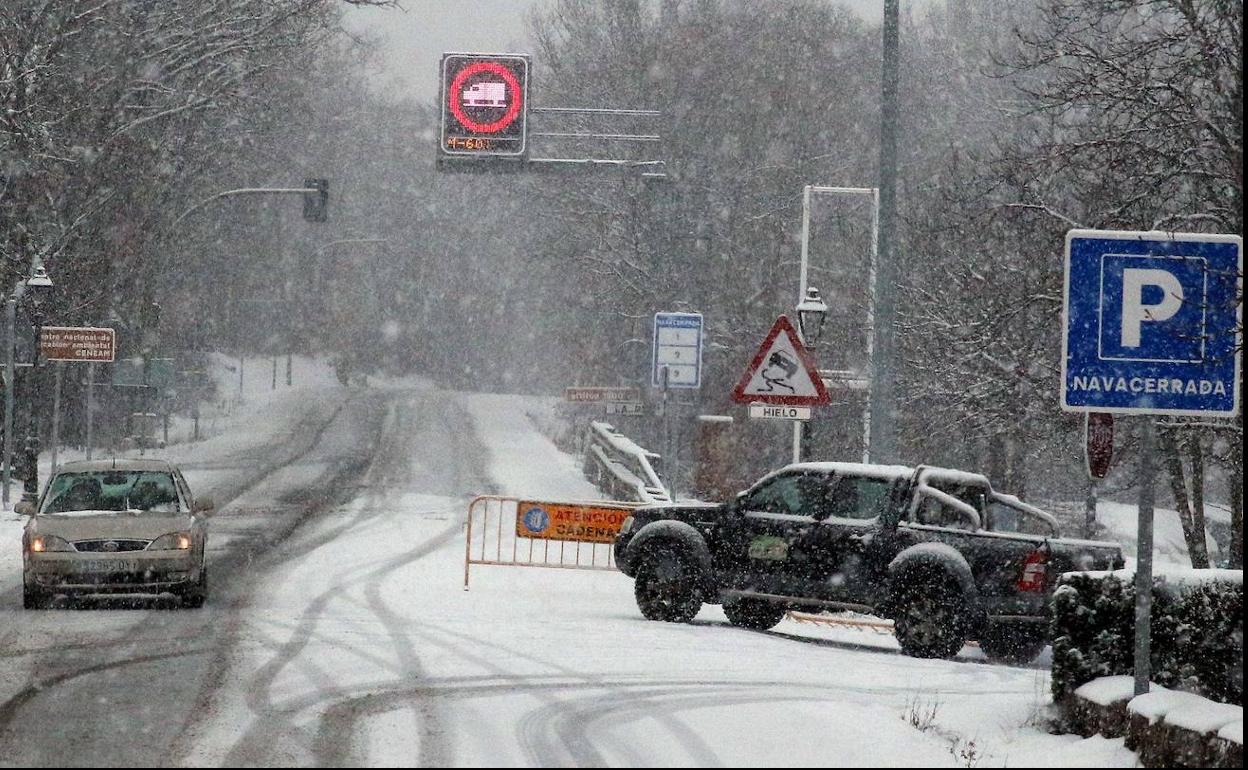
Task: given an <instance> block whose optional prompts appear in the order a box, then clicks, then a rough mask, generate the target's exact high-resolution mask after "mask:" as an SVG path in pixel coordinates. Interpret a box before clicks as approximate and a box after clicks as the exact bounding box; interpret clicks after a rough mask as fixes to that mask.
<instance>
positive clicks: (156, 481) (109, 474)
mask: <svg viewBox="0 0 1248 770" xmlns="http://www.w3.org/2000/svg"><path fill="white" fill-rule="evenodd" d="M133 510H138V511H152V512H158V513H181V512H184V507H183V505H182V502H181V500H180V499H179V498H178V492H177V487H176V486H175V485H174V481H173V476H172V475H171V474H169V473H162V472H159V471H97V472H92V473H62V474H60V475H58V476H57V477H56V478H54V479H52V482H51V483H50V484H49V485H48V491H47V494H46V495H45V496H44V499H43V507H42V508H41V509H40V511H39V512H40V513H69V512H73V511H133Z"/></svg>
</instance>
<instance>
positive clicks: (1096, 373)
mask: <svg viewBox="0 0 1248 770" xmlns="http://www.w3.org/2000/svg"><path fill="white" fill-rule="evenodd" d="M1242 274H1243V241H1242V239H1241V238H1240V237H1239V236H1234V235H1206V234H1199V233H1163V232H1127V231H1102V230H1072V231H1070V232H1069V233H1068V234H1067V236H1066V280H1065V293H1064V297H1063V308H1062V321H1063V327H1064V331H1063V337H1062V383H1061V406H1062V408H1063V409H1065V410H1067V411H1075V412H1102V413H1116V414H1133V415H1141V420H1140V425H1139V431H1140V433H1139V435H1140V462H1139V499H1138V502H1139V517H1138V527H1139V531H1138V538H1137V542H1138V551H1137V553H1136V557H1137V558H1136V562H1137V566H1136V573H1135V692H1136V694H1137V695H1138V694H1143V693H1145V692H1147V691H1148V687H1149V677H1150V673H1151V672H1150V668H1151V662H1150V654H1151V646H1152V640H1151V638H1150V637H1151V613H1152V572H1153V512H1154V502H1155V501H1154V495H1153V481H1154V479H1153V473H1154V471H1153V468H1154V457H1153V454H1154V451H1155V448H1154V445H1155V431H1156V428H1155V426H1154V424H1153V420H1154V419H1155V417H1156V416H1157V415H1175V416H1203V417H1234V416H1235V415H1236V414H1238V413H1239V408H1240V392H1239V379H1240V367H1241V365H1242V364H1241V353H1240V348H1241V345H1242V338H1241V333H1240V323H1241V310H1240V296H1241V294H1240V292H1241V290H1242V287H1241V277H1240V276H1242ZM1090 438H1091V437H1090V436H1089V439H1090ZM1089 459H1091V458H1089Z"/></svg>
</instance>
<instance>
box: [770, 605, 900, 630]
mask: <svg viewBox="0 0 1248 770" xmlns="http://www.w3.org/2000/svg"><path fill="white" fill-rule="evenodd" d="M788 615H789V620H793V621H796V622H798V623H813V624H815V625H819V626H841V627H843V628H852V629H855V630H858V631H874V632H876V633H877V634H891V633H892V632H893V621H891V620H863V619H859V618H838V617H835V616H833V615H815V614H812V613H809V612H794V611H792V610H789V613H788Z"/></svg>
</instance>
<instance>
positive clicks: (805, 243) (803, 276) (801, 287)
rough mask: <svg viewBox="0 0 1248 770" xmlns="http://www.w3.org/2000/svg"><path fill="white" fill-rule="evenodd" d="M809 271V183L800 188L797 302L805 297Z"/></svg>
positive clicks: (800, 301) (799, 302)
mask: <svg viewBox="0 0 1248 770" xmlns="http://www.w3.org/2000/svg"><path fill="white" fill-rule="evenodd" d="M809 272H810V185H806V186H805V187H803V188H802V267H801V273H800V276H799V278H798V281H797V303H798V304H799V305H800V304H801V303H802V300H804V299H806V280H807V276H808V274H809Z"/></svg>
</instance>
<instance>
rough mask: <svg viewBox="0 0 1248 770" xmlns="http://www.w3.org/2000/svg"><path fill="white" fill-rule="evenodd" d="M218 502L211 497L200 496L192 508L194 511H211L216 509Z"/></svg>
mask: <svg viewBox="0 0 1248 770" xmlns="http://www.w3.org/2000/svg"><path fill="white" fill-rule="evenodd" d="M216 507H217V504H216V502H215V501H214V500H213V499H212V498H211V497H200V498H197V499H196V500H195V505H194V506H193V507H192V508H191V511H192V512H193V513H210V512H211V511H213V510H214V509H216Z"/></svg>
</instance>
